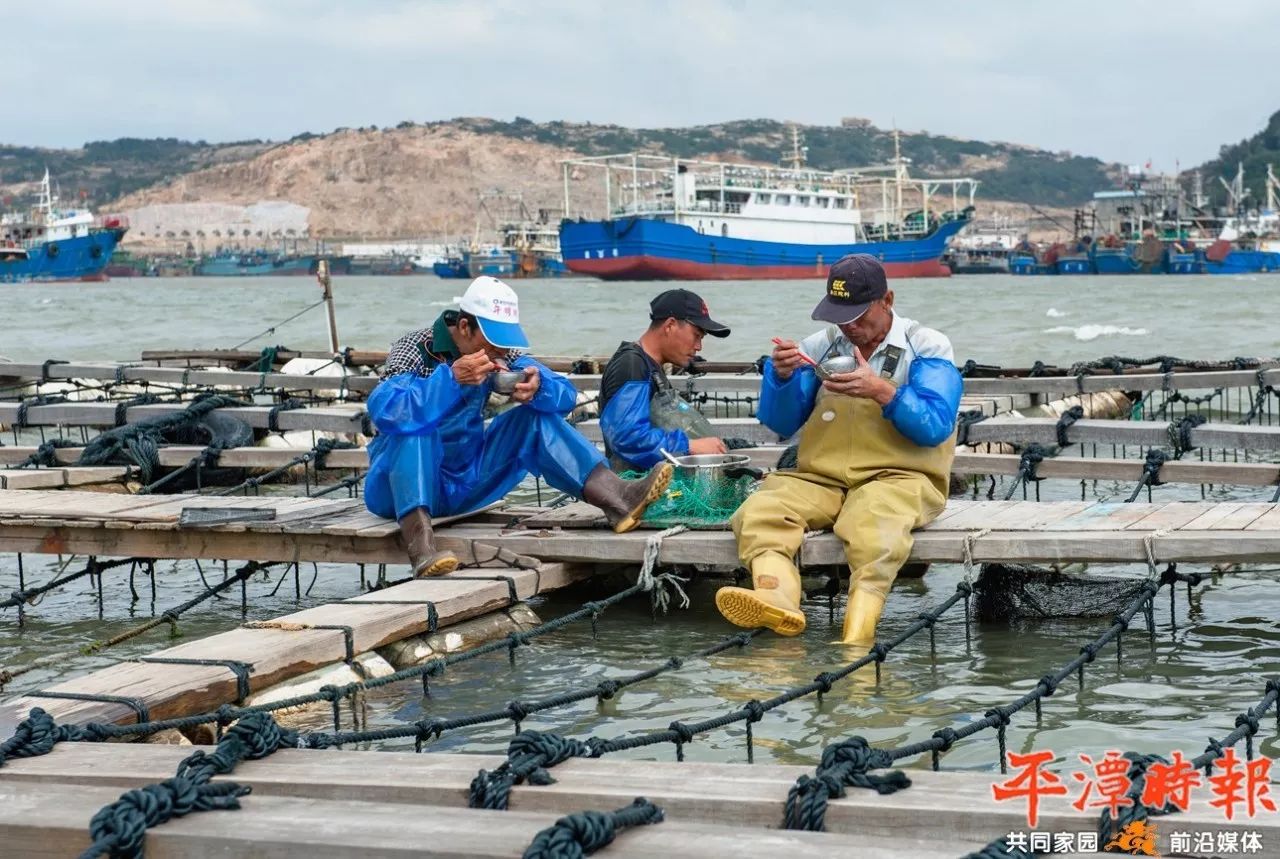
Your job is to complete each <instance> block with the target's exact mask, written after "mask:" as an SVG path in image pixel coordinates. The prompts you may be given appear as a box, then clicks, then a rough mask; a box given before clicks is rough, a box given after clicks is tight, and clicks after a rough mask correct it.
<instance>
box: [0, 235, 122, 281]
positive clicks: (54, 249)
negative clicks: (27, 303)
mask: <svg viewBox="0 0 1280 859" xmlns="http://www.w3.org/2000/svg"><path fill="white" fill-rule="evenodd" d="M124 232H125V231H124V229H123V228H114V229H105V230H94V231H92V232H90V233H89V234H88V235H87V236H76V237H75V238H70V239H59V240H57V241H53V242H45V243H44V244H38V245H35V246H33V247H30V248H28V249H27V257H26V258H25V259H11V260H0V283H29V282H32V281H36V282H56V281H77V280H79V281H86V280H87V281H102V280H106V279H107V274H106V268H107V264H108V263H110V262H111V254H112V253H113V252H114V251H115V249H116V245H118V244H119V243H120V239H121V238H122V237H123V236H124Z"/></svg>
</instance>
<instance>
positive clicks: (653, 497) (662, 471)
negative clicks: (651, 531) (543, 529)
mask: <svg viewBox="0 0 1280 859" xmlns="http://www.w3.org/2000/svg"><path fill="white" fill-rule="evenodd" d="M672 473H673V469H672V468H671V463H669V462H662V463H659V464H658V465H655V466H654V467H653V468H651V469H649V473H648V474H646V475H645V476H644V477H642V478H640V479H639V480H623V479H622V478H621V477H619V476H618V475H616V474H614V473H613V472H612V471H610V470H609V467H608V466H607V465H604V464H600V465H597V466H596V467H595V470H594V471H592V472H591V474H589V475H588V476H587V482H586V483H585V484H583V486H582V500H583V501H586V502H587V503H588V504H594V505H595V506H596V507H599V508H600V509H601V510H603V511H604V516H605V519H606V520H607V521H608V523H609V527H611V528H613V530H614V531H615V532H617V533H619V534H621V533H623V532H624V531H630V530H631V529H632V528H634V527H636V526H637V525H639V524H640V517H641V516H643V515H644V511H645V509H646V508H647V507H648V506H649V505H650V504H652V503H653V502H655V501H657V500H658V499H659V498H661V497H662V493H664V492H666V491H667V485H668V484H670V483H671V475H672Z"/></svg>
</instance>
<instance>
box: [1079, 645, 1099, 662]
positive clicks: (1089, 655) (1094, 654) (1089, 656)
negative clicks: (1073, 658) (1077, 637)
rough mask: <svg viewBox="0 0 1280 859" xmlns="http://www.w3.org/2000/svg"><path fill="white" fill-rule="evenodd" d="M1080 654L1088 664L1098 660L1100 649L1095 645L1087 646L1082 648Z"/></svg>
mask: <svg viewBox="0 0 1280 859" xmlns="http://www.w3.org/2000/svg"><path fill="white" fill-rule="evenodd" d="M1080 652H1081V653H1083V654H1084V661H1085V662H1086V663H1089V662H1092V661H1093V660H1095V659H1097V658H1098V648H1097V647H1096V646H1095V645H1093V644H1086V645H1085V646H1084V647H1082V648H1080Z"/></svg>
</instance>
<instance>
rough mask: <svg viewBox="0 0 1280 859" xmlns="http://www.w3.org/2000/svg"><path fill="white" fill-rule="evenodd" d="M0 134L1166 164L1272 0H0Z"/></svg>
mask: <svg viewBox="0 0 1280 859" xmlns="http://www.w3.org/2000/svg"><path fill="white" fill-rule="evenodd" d="M3 7H4V30H5V38H4V43H5V45H4V50H3V51H0V80H3V81H4V89H3V92H4V96H3V99H4V103H5V105H6V110H5V111H4V112H3V115H2V116H0V142H3V143H14V144H28V145H41V146H60V147H61V146H78V145H80V144H81V143H83V142H85V141H87V140H99V139H111V138H116V137H124V136H134V137H181V138H187V139H192V140H194V139H204V140H209V141H226V140H236V139H245V138H267V139H285V138H288V137H291V136H293V135H294V134H297V133H299V132H302V131H312V132H323V131H330V130H332V129H334V128H336V127H338V126H367V125H370V124H374V125H379V126H387V125H394V124H396V123H397V122H399V121H401V120H405V119H411V120H415V121H420V122H421V121H428V120H438V119H447V118H451V117H455V116H492V117H497V118H502V119H510V118H513V117H515V116H517V115H520V116H525V117H528V118H530V119H535V120H551V119H566V120H577V121H590V122H601V123H619V124H623V125H630V126H645V127H653V126H681V125H697V124H702V123H707V122H715V121H720V120H729V119H742V118H756V117H767V118H772V119H779V120H796V121H800V122H805V123H820V124H836V123H838V122H839V121H840V118H841V117H842V116H862V117H867V118H869V119H871V120H872V121H873V122H874V123H875V124H876V125H879V126H881V127H886V128H887V127H890V126H891V125H892V124H893V123H895V122H896V123H897V125H898V127H900V128H903V129H909V130H921V129H924V130H928V131H930V132H932V133H935V134H950V135H954V136H958V137H967V138H974V139H980V140H1007V141H1013V142H1017V143H1025V144H1030V145H1034V146H1039V147H1043V148H1046V149H1051V150H1055V151H1056V150H1070V151H1072V152H1075V153H1079V154H1087V155H1095V156H1098V157H1100V158H1103V159H1105V160H1116V161H1124V162H1128V163H1141V162H1145V161H1146V160H1147V159H1153V160H1154V162H1155V166H1156V167H1157V168H1161V169H1167V170H1172V169H1173V166H1174V161H1175V159H1178V160H1180V161H1181V164H1182V165H1183V166H1187V165H1192V164H1197V163H1200V162H1202V161H1204V160H1206V159H1208V158H1211V157H1213V156H1215V155H1216V154H1217V151H1218V147H1219V146H1220V145H1221V144H1222V143H1225V142H1235V141H1238V140H1240V139H1241V138H1244V137H1247V136H1250V135H1252V134H1254V133H1255V132H1256V131H1258V130H1259V129H1260V128H1262V126H1263V125H1264V124H1265V122H1266V120H1267V117H1268V116H1269V115H1270V114H1271V113H1272V112H1274V111H1275V110H1277V109H1280V62H1277V61H1276V41H1275V39H1276V34H1277V32H1280V3H1277V2H1275V0H1217V2H1213V3H1211V4H1207V5H1206V4H1205V3H1202V2H1200V3H1194V4H1193V3H1189V2H1179V0H1173V2H1168V0H1166V2H1156V0H1109V2H1098V0H1073V2H1070V3H1049V2H1041V0H982V2H968V3H966V2H956V0H950V2H937V0H909V1H908V2H892V3H890V2H857V0H846V2H819V1H818V0H815V2H805V0H672V2H668V0H629V2H618V0H612V2H602V0H360V2H358V3H357V2H319V0H314V2H313V0H121V2H102V0H83V2H82V0H41V2H23V3H17V2H6V3H4V4H3Z"/></svg>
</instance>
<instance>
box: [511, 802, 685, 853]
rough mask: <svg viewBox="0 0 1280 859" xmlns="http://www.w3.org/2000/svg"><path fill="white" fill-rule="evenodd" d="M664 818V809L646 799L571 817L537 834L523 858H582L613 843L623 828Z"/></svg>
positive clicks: (571, 815)
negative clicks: (607, 810)
mask: <svg viewBox="0 0 1280 859" xmlns="http://www.w3.org/2000/svg"><path fill="white" fill-rule="evenodd" d="M662 819H663V813H662V809H661V808H659V807H658V806H656V805H654V804H653V803H652V802H650V801H649V800H647V799H645V798H644V797H642V796H641V797H636V800H635V801H634V802H633V803H631V804H630V805H628V806H626V807H625V808H619V809H618V810H617V811H611V812H600V811H583V812H579V813H578V814H570V815H567V816H565V817H562V818H560V819H559V820H557V821H556V822H555V825H554V826H550V827H548V828H546V829H544V830H542V831H541V832H539V833H538V834H537V835H535V836H534V837H533V843H531V844H530V845H529V847H528V849H526V850H525V851H524V857H523V859H580V857H583V856H590V855H591V854H592V853H595V852H596V851H597V850H599V849H600V848H601V847H605V846H607V845H608V844H610V843H612V842H613V839H614V838H615V837H616V836H617V834H618V830H619V829H626V828H628V827H631V826H645V825H648V824H650V823H661V822H662Z"/></svg>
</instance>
